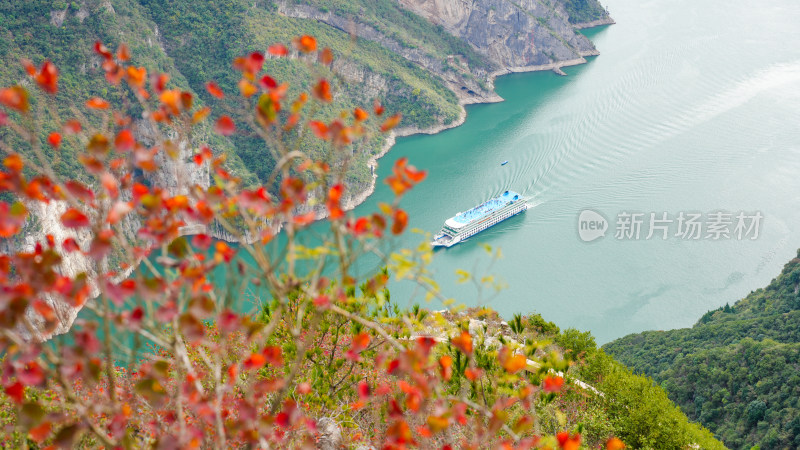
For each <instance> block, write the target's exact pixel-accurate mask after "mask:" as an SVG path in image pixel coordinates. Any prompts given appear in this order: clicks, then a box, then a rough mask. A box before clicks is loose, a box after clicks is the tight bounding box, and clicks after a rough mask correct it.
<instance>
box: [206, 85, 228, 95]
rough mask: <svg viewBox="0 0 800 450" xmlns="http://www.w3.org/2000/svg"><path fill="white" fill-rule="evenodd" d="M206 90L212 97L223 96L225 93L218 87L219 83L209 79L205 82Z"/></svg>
mask: <svg viewBox="0 0 800 450" xmlns="http://www.w3.org/2000/svg"><path fill="white" fill-rule="evenodd" d="M206 91H208V93H209V94H211V96H212V97H215V98H218V99H223V98H225V93H224V92H222V88H220V87H219V85H218V84H217V83H215V82H213V81H209V82H208V83H206Z"/></svg>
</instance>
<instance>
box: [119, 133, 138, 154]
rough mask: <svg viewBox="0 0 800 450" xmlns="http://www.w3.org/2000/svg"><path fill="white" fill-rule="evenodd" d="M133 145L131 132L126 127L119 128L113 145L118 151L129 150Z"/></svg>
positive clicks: (134, 141) (134, 143) (133, 140)
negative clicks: (123, 128)
mask: <svg viewBox="0 0 800 450" xmlns="http://www.w3.org/2000/svg"><path fill="white" fill-rule="evenodd" d="M135 145H136V140H135V139H134V138H133V133H131V130H128V129H125V130H121V131H120V132H119V133H118V134H117V137H116V138H115V139H114V147H115V148H116V149H117V151H120V152H129V151H131V150H133V148H134V146H135Z"/></svg>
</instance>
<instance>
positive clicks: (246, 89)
mask: <svg viewBox="0 0 800 450" xmlns="http://www.w3.org/2000/svg"><path fill="white" fill-rule="evenodd" d="M239 92H241V93H242V96H243V97H244V98H250V97H252V96H253V95H255V93H256V92H258V88H257V87H255V86H253V83H251V82H249V81H247V80H245V79H244V78H242V79H241V80H239Z"/></svg>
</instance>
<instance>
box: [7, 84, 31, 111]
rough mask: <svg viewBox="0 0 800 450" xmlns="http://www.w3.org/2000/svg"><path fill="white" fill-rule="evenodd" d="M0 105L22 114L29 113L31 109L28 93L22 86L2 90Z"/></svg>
mask: <svg viewBox="0 0 800 450" xmlns="http://www.w3.org/2000/svg"><path fill="white" fill-rule="evenodd" d="M0 105H3V106H5V107H7V108H11V109H13V110H16V111H19V112H21V113H27V112H28V109H29V108H30V104H29V103H28V91H26V90H25V89H24V88H22V87H20V86H12V87H10V88H4V89H0Z"/></svg>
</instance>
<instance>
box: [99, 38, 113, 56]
mask: <svg viewBox="0 0 800 450" xmlns="http://www.w3.org/2000/svg"><path fill="white" fill-rule="evenodd" d="M94 52H95V53H97V54H98V55H100V56H102V57H103V58H105V59H111V58H113V57H114V56H113V55H112V54H111V52H110V51H108V47H106V46H105V45H103V43H102V42H100V41H96V42H95V43H94Z"/></svg>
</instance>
